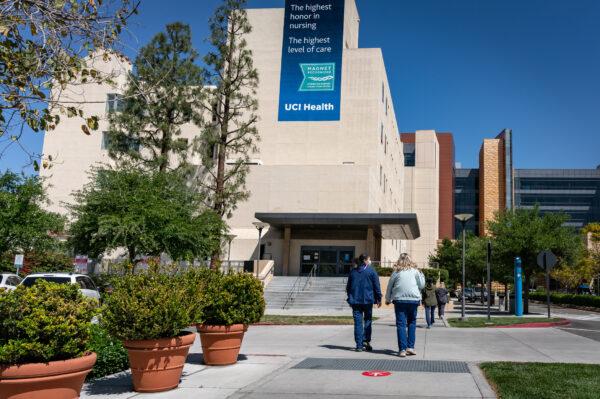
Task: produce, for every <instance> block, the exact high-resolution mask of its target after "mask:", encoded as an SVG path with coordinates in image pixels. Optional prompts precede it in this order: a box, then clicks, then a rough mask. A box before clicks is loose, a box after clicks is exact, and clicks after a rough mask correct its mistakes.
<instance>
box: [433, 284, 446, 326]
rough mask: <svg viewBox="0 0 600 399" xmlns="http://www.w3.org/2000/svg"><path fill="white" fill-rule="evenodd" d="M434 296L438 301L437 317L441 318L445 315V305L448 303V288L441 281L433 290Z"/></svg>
mask: <svg viewBox="0 0 600 399" xmlns="http://www.w3.org/2000/svg"><path fill="white" fill-rule="evenodd" d="M435 297H436V298H437V302H438V317H439V318H440V319H443V318H445V317H446V305H447V304H448V290H447V289H446V284H445V283H444V282H443V281H442V282H441V283H440V286H439V287H438V289H436V290H435Z"/></svg>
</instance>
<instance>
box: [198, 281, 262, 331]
mask: <svg viewBox="0 0 600 399" xmlns="http://www.w3.org/2000/svg"><path fill="white" fill-rule="evenodd" d="M206 277H208V280H207V286H206V293H205V298H204V303H203V304H202V309H200V310H199V311H198V312H197V314H198V315H199V316H200V319H199V320H198V321H199V323H200V324H208V325H219V326H223V325H224V326H230V325H233V324H246V325H248V324H254V323H258V322H259V321H260V319H261V317H262V316H263V315H264V313H265V300H264V296H263V287H262V284H261V282H260V281H258V280H257V279H256V278H254V276H252V275H251V274H247V273H231V274H221V273H219V272H210V273H208V274H207V276H206Z"/></svg>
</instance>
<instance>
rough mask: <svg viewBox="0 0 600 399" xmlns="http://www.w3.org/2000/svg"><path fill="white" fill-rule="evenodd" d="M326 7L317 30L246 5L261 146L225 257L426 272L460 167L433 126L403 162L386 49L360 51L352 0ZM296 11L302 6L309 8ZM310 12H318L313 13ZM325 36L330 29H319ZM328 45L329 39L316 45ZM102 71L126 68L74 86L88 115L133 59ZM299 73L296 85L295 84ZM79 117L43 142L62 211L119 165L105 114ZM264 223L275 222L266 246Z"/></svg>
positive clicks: (331, 0)
mask: <svg viewBox="0 0 600 399" xmlns="http://www.w3.org/2000/svg"><path fill="white" fill-rule="evenodd" d="M292 3H294V2H292V1H288V2H287V3H286V6H288V5H289V4H292ZM296 3H297V2H296ZM320 3H323V5H320V6H319V9H318V10H317V12H316V13H317V14H319V17H318V18H317V17H314V18H315V19H317V21H316V22H315V25H311V24H307V23H303V24H298V23H295V22H293V21H290V20H289V18H290V15H291V14H292V11H294V10H295V9H288V10H287V12H286V10H284V9H250V10H248V18H249V21H250V23H251V25H252V26H253V31H252V33H250V34H249V35H247V38H246V39H247V42H248V45H249V47H250V48H251V49H252V51H253V57H254V65H255V67H256V68H257V70H258V73H259V76H260V84H259V87H258V89H257V94H256V95H257V99H258V102H259V111H258V114H259V115H258V116H259V122H258V125H257V128H258V131H259V133H260V136H261V141H260V143H259V144H258V150H257V152H256V153H255V154H253V155H252V156H251V159H252V161H251V165H250V173H249V175H248V178H247V184H246V185H247V188H248V189H249V190H250V192H251V196H250V198H249V200H248V201H245V202H242V203H240V204H239V207H238V209H237V210H236V211H235V212H234V214H233V216H232V218H231V219H229V220H228V224H229V228H230V233H231V234H233V235H235V239H234V240H233V242H232V243H231V251H230V252H231V253H230V254H226V255H227V256H228V257H230V258H231V259H232V260H250V259H256V258H257V257H260V258H261V259H272V260H273V261H274V262H275V273H276V274H277V275H299V274H305V273H308V272H310V271H311V269H312V268H313V267H315V265H316V266H317V269H316V270H317V272H318V274H319V275H322V276H337V275H344V274H346V273H347V272H348V270H349V268H350V267H351V265H352V261H353V259H354V258H355V257H356V256H358V255H359V254H360V253H362V252H368V253H369V254H370V255H371V256H372V259H373V260H375V261H382V262H390V263H391V262H393V261H395V260H397V259H398V257H399V255H400V253H402V252H406V251H408V252H409V253H411V252H412V255H413V257H414V258H415V260H416V261H417V262H418V263H419V265H420V266H422V267H425V266H427V258H428V256H429V253H430V252H432V251H433V250H434V249H435V247H436V246H437V240H438V239H439V238H440V234H442V235H446V234H449V233H450V234H451V231H452V224H451V223H452V221H450V222H449V223H450V224H448V213H449V211H448V209H447V208H448V204H450V203H451V202H452V200H453V198H452V196H450V199H447V198H444V199H443V204H444V205H443V206H441V205H440V197H439V195H438V194H437V192H438V191H439V190H440V185H442V186H443V187H444V190H446V191H448V190H450V191H449V192H451V191H452V190H451V189H449V188H448V184H447V183H448V176H447V175H446V174H444V173H441V171H440V170H441V167H442V166H443V167H444V168H445V167H446V166H447V164H450V167H451V166H452V162H449V158H448V157H447V156H446V157H444V155H440V141H443V140H444V139H442V140H440V138H439V137H436V134H435V132H419V133H418V134H416V135H413V136H414V141H415V147H416V149H417V151H416V154H417V155H416V164H415V166H414V167H411V168H407V167H405V166H404V165H405V159H404V156H405V155H404V154H405V151H404V145H403V143H402V140H401V137H400V134H399V129H398V122H397V120H396V115H395V113H394V105H393V98H392V96H391V92H390V88H389V83H388V78H387V72H386V68H385V63H384V57H383V54H382V51H381V49H378V48H359V46H358V37H359V25H360V18H359V14H358V10H357V8H356V4H355V2H354V0H323V1H321V2H320ZM325 3H327V4H325ZM296 10H300V11H294V12H300V13H301V12H303V11H302V6H298V7H296ZM304 12H307V13H308V12H310V14H315V12H313V11H312V9H311V10H308V11H307V10H304ZM336 13H338V14H339V15H338V14H336ZM308 15H309V14H306V15H305V16H304V17H307V18H308ZM338 16H339V18H340V21H339V23H340V26H339V32H338V33H339V37H338V38H336V37H335V34H332V33H330V31H332V30H335V28H331V27H330V26H328V27H326V28H327V29H325V30H324V31H325V33H323V32H321V33H320V30H319V26H318V24H319V21H325V20H327V21H334V22H332V24H333V25H332V26H335V24H336V23H337V22H335V18H337V17H338ZM304 17H303V18H304ZM311 18H313V17H311ZM300 28H302V29H308V31H309V32H310V33H308V35H310V36H308V37H304V38H298V37H295V36H294V35H296V36H297V35H298V33H297V29H300ZM313 28H314V29H313ZM325 34H329V35H333V36H332V38H324V36H323V37H321V36H319V35H325ZM324 42H325V43H331V46H329V45H326V46H321V47H319V46H316V47H315V46H314V45H312V44H311V43H324ZM290 43H295V47H293V48H292V47H291V46H290ZM298 43H302V44H301V45H299V44H298ZM306 43H309V44H308V45H307V44H306ZM335 43H338V44H335ZM338 45H339V53H338V54H337V55H336V51H335V47H336V46H338ZM298 46H300V47H298ZM312 48H315V49H316V50H315V51H324V52H325V53H327V52H329V53H331V54H329V55H327V54H326V55H324V56H314V57H313V58H309V59H307V60H304V59H302V58H300V61H298V59H297V58H295V57H297V54H295V53H298V52H303V51H311V50H310V49H312ZM332 49H333V50H332ZM292 52H293V53H294V54H290V53H292ZM315 57H317V58H315ZM319 57H320V58H319ZM328 57H331V59H329V58H328ZM336 57H339V60H338V59H336ZM290 65H291V67H290ZM103 68H106V69H107V70H110V71H112V72H115V73H116V74H117V75H119V79H118V80H117V84H115V85H102V86H97V85H96V86H94V87H81V86H73V87H70V88H68V89H67V91H68V92H69V93H70V96H71V99H72V100H74V101H77V100H78V99H79V100H90V99H92V100H94V101H95V102H94V103H93V104H87V105H85V107H87V108H86V112H89V113H90V114H97V115H103V114H105V112H107V111H112V110H113V109H114V108H116V107H118V105H117V103H116V102H115V101H116V100H115V99H117V98H118V95H119V93H120V92H122V90H123V84H124V83H125V82H124V74H125V73H126V72H127V71H128V70H129V69H130V68H131V66H130V65H129V63H128V62H127V61H126V60H122V59H121V58H118V57H112V58H111V60H109V61H108V62H106V63H105V64H104V65H103ZM300 72H301V73H302V75H303V76H302V75H300ZM296 73H298V74H299V75H300V80H299V81H298V82H291V83H290V80H291V79H292V76H293V75H294V74H296ZM300 82H301V84H300ZM290 87H292V89H290ZM298 87H299V88H298ZM336 90H337V91H338V92H339V93H338V94H339V98H338V99H337V100H339V101H338V102H339V104H338V103H337V102H336V98H335V93H336ZM327 96H329V97H327ZM290 98H292V99H293V100H292V101H290ZM296 98H298V99H299V100H298V101H294V99H296ZM319 98H323V99H325V100H323V101H320V100H319ZM315 99H316V100H315ZM313 100H314V101H320V102H318V103H314V102H313V103H311V101H313ZM117 111H118V110H117ZM319 112H320V113H319ZM303 115H305V116H306V117H303ZM80 124H81V123H80V121H79V122H78V121H76V120H73V121H70V122H67V123H64V124H60V125H59V127H58V129H57V130H56V131H54V132H51V133H49V134H47V135H46V138H45V143H44V153H45V154H52V155H53V156H54V158H55V159H57V160H58V161H57V163H56V165H55V166H54V167H53V168H52V169H50V170H49V171H44V173H43V174H44V176H45V177H47V178H48V179H47V181H48V184H49V187H50V189H49V196H50V199H51V201H52V203H53V204H52V205H51V207H52V209H54V210H58V211H63V212H64V206H63V203H68V202H70V201H71V197H70V193H71V192H72V191H73V190H77V189H80V188H81V187H82V186H83V185H84V184H85V182H86V181H87V175H86V171H88V170H89V169H90V167H92V166H93V165H94V164H96V163H98V162H111V161H110V159H109V158H108V155H107V151H106V143H105V142H103V140H106V137H105V135H104V138H103V134H102V131H103V130H106V129H107V122H106V118H102V120H101V122H100V129H99V131H98V132H94V133H92V135H91V136H89V137H88V136H85V135H82V134H81V133H79V125H80ZM182 130H183V134H182V136H183V137H186V138H188V137H189V138H192V137H193V136H194V135H196V134H197V133H198V131H199V129H198V128H197V127H195V126H193V125H189V126H185V127H184V128H183V129H182ZM446 141H447V138H446ZM450 141H451V140H450ZM441 147H442V148H446V147H447V145H443V146H441ZM452 150H453V148H452ZM444 154H445V153H444ZM452 157H453V151H452ZM450 180H452V179H450ZM448 201H449V202H448ZM430 211H431V212H430ZM441 215H443V216H441ZM440 218H442V219H443V220H444V224H443V226H442V231H443V233H442V231H441V230H440V220H441V219H440ZM256 222H263V223H267V224H268V227H266V228H265V229H264V230H263V232H262V233H263V236H262V241H261V242H262V245H261V247H260V248H259V246H258V243H257V241H258V232H257V229H256V227H255V223H256ZM420 226H422V227H423V229H422V230H420ZM419 237H422V238H420V239H419V241H415V242H414V244H412V243H411V244H409V243H410V242H411V241H413V240H415V239H418V238H419Z"/></svg>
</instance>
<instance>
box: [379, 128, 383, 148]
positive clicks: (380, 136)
mask: <svg viewBox="0 0 600 399" xmlns="http://www.w3.org/2000/svg"><path fill="white" fill-rule="evenodd" d="M379 141H380V142H381V144H383V123H382V124H381V132H380V133H379Z"/></svg>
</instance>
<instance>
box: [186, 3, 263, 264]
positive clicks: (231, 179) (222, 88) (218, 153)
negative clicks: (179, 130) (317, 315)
mask: <svg viewBox="0 0 600 399" xmlns="http://www.w3.org/2000/svg"><path fill="white" fill-rule="evenodd" d="M245 4H246V1H245V0H225V1H224V4H223V5H222V6H220V7H219V8H218V9H217V10H216V12H215V14H214V16H213V17H212V18H211V20H210V30H211V37H210V43H211V44H212V46H213V51H211V52H209V53H208V55H207V56H206V57H205V58H204V62H205V64H206V66H207V67H206V70H205V82H206V84H207V89H206V90H205V95H206V99H205V101H204V107H205V112H204V115H210V120H203V121H199V123H200V124H201V125H202V126H203V127H204V128H203V132H202V135H201V137H200V139H199V140H198V142H197V143H196V150H197V151H198V152H199V153H200V155H201V156H202V164H203V170H202V172H203V175H202V176H201V177H200V178H199V181H200V184H201V185H202V187H203V189H204V192H205V194H206V198H207V201H208V205H209V206H210V208H212V209H213V210H214V212H215V213H216V214H217V215H219V216H220V217H221V218H223V219H224V218H226V217H231V215H232V212H233V211H234V210H235V209H236V207H237V204H238V202H240V201H244V200H246V199H247V198H248V196H249V195H250V193H249V192H248V191H247V190H246V187H245V182H246V176H247V174H248V172H249V167H248V163H249V160H250V154H251V153H253V152H255V151H256V144H257V142H258V140H259V134H258V130H257V128H256V122H257V121H258V116H257V115H256V111H257V109H258V102H257V100H256V98H255V95H256V88H257V86H258V72H257V70H256V69H255V68H254V64H253V60H252V52H251V51H250V50H249V49H248V46H247V43H246V40H245V36H246V35H247V34H249V33H250V32H251V31H252V27H251V26H250V23H249V22H248V17H247V13H246V10H245V9H244V7H245ZM230 160H231V161H230ZM218 256H219V252H215V254H213V261H214V260H216V259H218Z"/></svg>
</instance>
